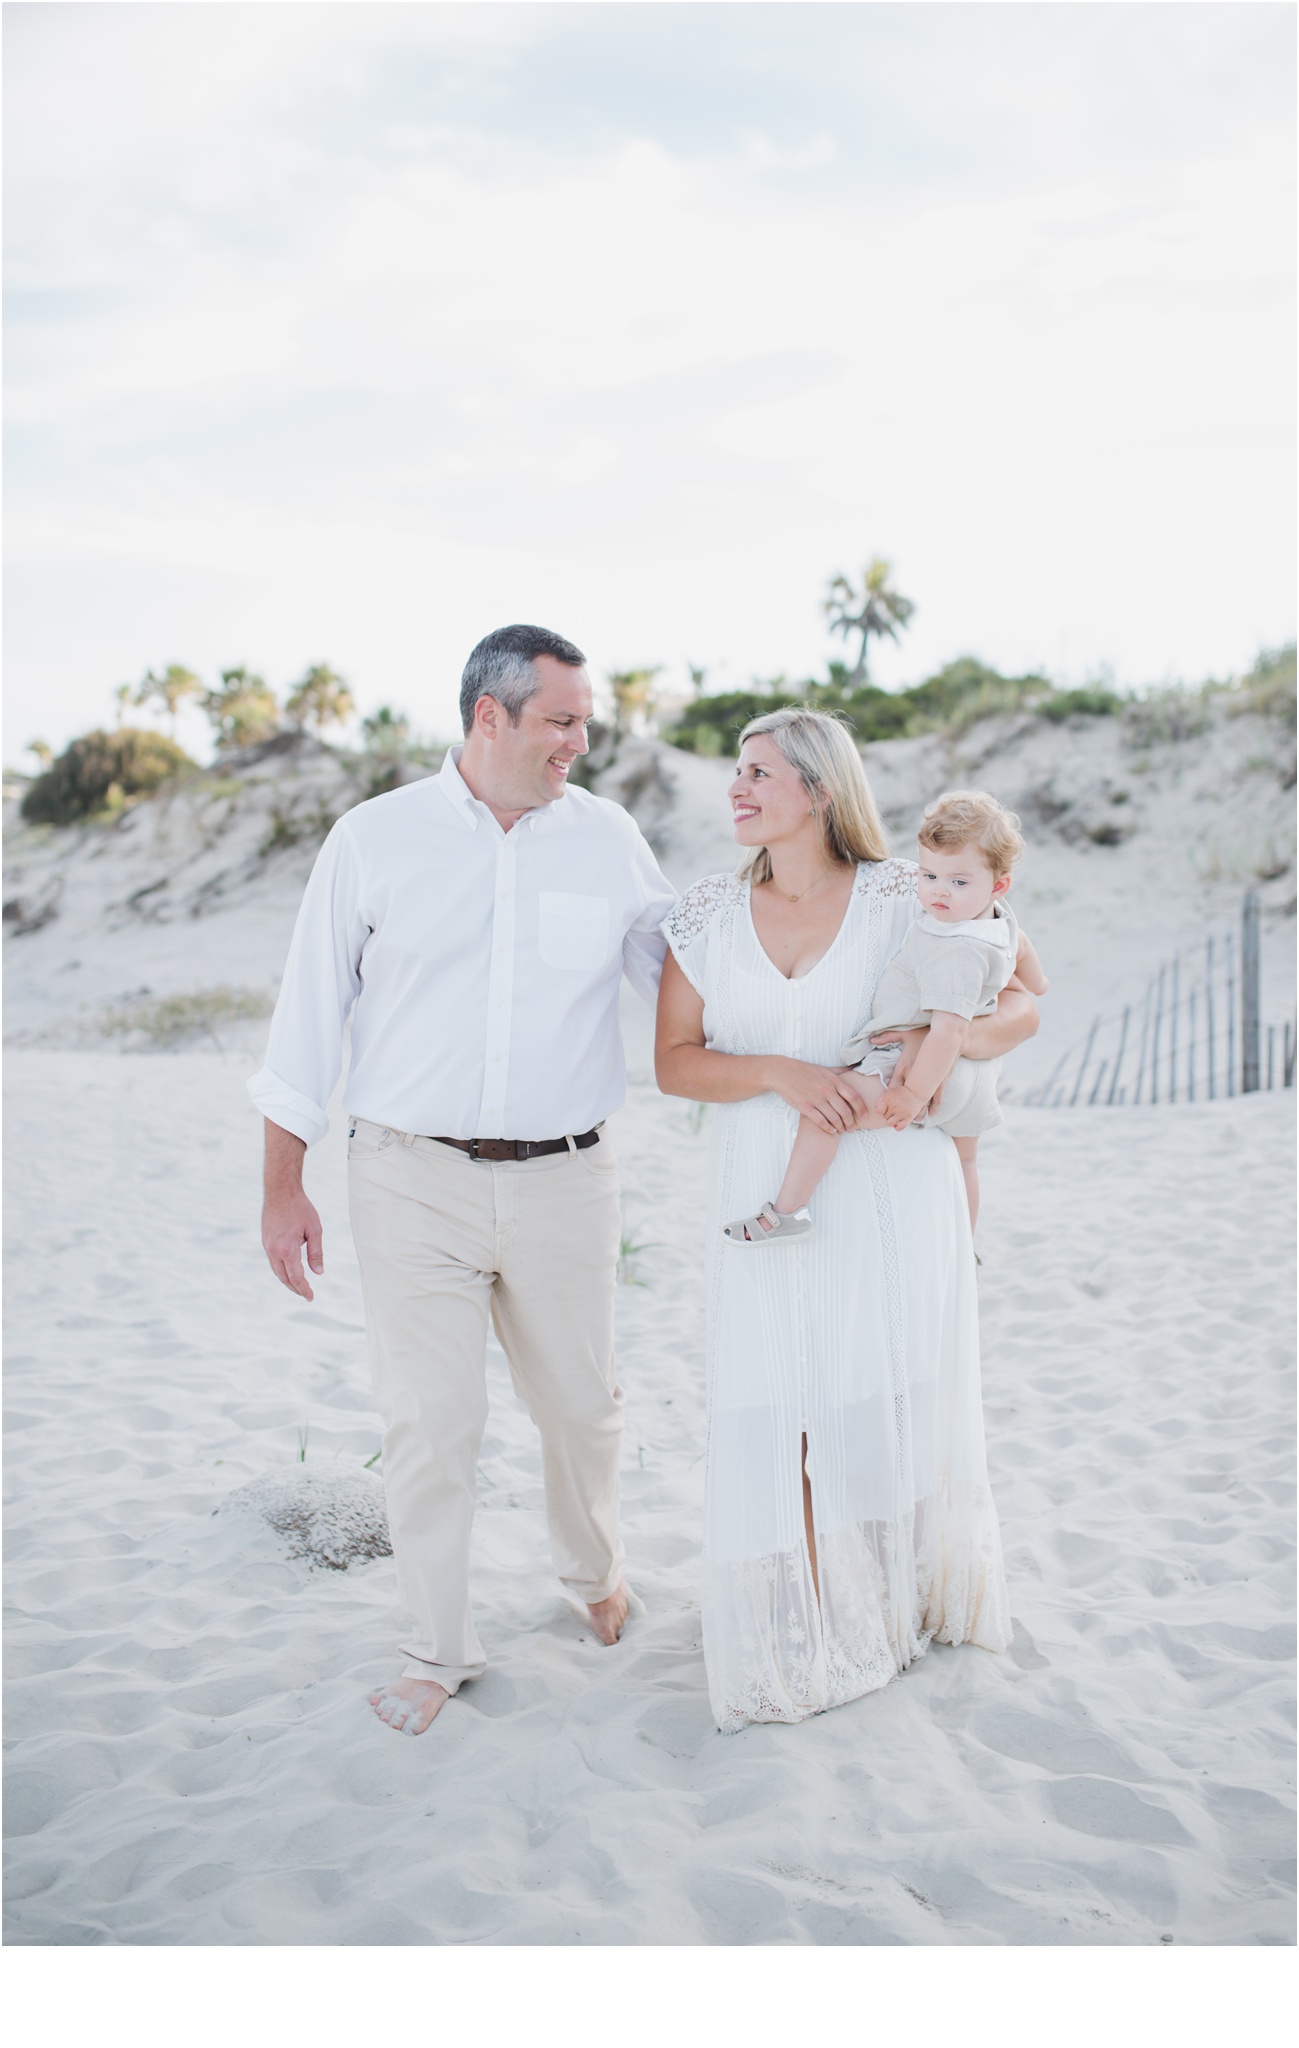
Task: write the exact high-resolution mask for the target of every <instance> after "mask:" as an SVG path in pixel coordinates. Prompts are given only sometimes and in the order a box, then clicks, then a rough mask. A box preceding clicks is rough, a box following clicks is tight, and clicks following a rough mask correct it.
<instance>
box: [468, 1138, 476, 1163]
mask: <svg viewBox="0 0 1299 2048" xmlns="http://www.w3.org/2000/svg"><path fill="white" fill-rule="evenodd" d="M467 1150H468V1153H469V1157H470V1158H471V1159H477V1157H478V1140H477V1138H471V1139H470V1140H469V1144H468V1147H467Z"/></svg>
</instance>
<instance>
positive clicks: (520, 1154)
mask: <svg viewBox="0 0 1299 2048" xmlns="http://www.w3.org/2000/svg"><path fill="white" fill-rule="evenodd" d="M599 1142H600V1129H599V1126H598V1125H597V1126H596V1128H595V1130H593V1131H583V1132H582V1133H581V1135H580V1137H575V1138H574V1140H573V1144H574V1146H575V1147H576V1149H577V1150H578V1151H579V1152H584V1151H585V1150H586V1148H587V1146H588V1145H598V1144H599ZM433 1143H434V1144H435V1145H454V1146H455V1148H456V1151H457V1152H467V1153H468V1154H469V1157H470V1158H471V1159H540V1158H541V1156H542V1154H543V1153H546V1152H567V1150H568V1139H567V1138H434V1140H433Z"/></svg>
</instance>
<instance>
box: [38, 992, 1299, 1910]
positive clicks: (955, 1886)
mask: <svg viewBox="0 0 1299 2048" xmlns="http://www.w3.org/2000/svg"><path fill="white" fill-rule="evenodd" d="M634 1046H635V1053H634V1060H635V1066H636V1070H637V1071H636V1073H635V1076H634V1086H633V1092H632V1100H631V1103H630V1105H629V1108H628V1109H627V1111H626V1112H625V1113H624V1114H623V1116H622V1117H621V1118H620V1119H619V1120H618V1128H617V1134H616V1141H617V1144H618V1147H619V1150H620V1152H621V1155H622V1159H623V1166H624V1190H625V1208H626V1217H627V1230H628V1233H629V1235H630V1236H631V1237H632V1238H634V1239H636V1240H638V1241H641V1242H643V1244H644V1246H645V1248H644V1249H643V1250H641V1251H639V1252H638V1253H636V1254H634V1255H633V1260H632V1265H633V1271H632V1273H631V1274H630V1275H629V1280H636V1281H639V1282H640V1283H641V1284H639V1285H636V1284H628V1285H626V1286H625V1287H624V1288H623V1289H622V1293H621V1340H620V1341H621V1355H622V1359H623V1367H624V1381H625V1384H626V1387H627V1390H628V1430H627V1454H626V1461H625V1475H624V1485H625V1503H626V1524H627V1533H628V1541H629V1550H630V1558H631V1569H632V1576H633V1581H634V1584H635V1587H636V1589H637V1591H638V1593H639V1594H640V1595H641V1597H642V1600H643V1602H644V1609H645V1611H644V1613H643V1615H639V1616H638V1617H637V1618H636V1619H635V1620H634V1621H633V1623H632V1625H631V1626H630V1627H629V1629H628V1632H627V1635H626V1637H625V1639H624V1641H623V1642H622V1643H621V1644H620V1645H619V1646H618V1647H616V1648H615V1649H612V1650H608V1649H603V1648H601V1647H600V1646H599V1645H597V1644H596V1643H595V1642H593V1641H592V1639H591V1638H590V1636H589V1633H588V1632H587V1631H586V1629H585V1628H584V1627H583V1625H582V1622H581V1619H580V1618H579V1617H578V1616H577V1615H576V1614H575V1613H574V1612H573V1611H571V1610H570V1609H569V1608H568V1607H567V1606H566V1605H565V1603H564V1602H563V1600H562V1599H561V1598H560V1596H559V1595H558V1593H557V1590H556V1587H555V1584H554V1581H553V1580H552V1578H551V1576H550V1574H549V1570H548V1567H547V1564H546V1562H545V1542H544V1528H543V1522H542V1516H541V1511H540V1509H541V1503H540V1488H539V1476H538V1460H537V1456H536V1448H535V1442H534V1439H533V1436H532V1432H531V1428H530V1425H529V1423H528V1421H527V1418H526V1416H525V1415H524V1414H523V1413H522V1412H521V1410H520V1409H519V1407H518V1405H517V1404H516V1402H515V1401H514V1398H513V1396H512V1394H511V1393H510V1390H509V1384H508V1379H507V1376H506V1374H505V1371H504V1365H503V1361H502V1360H501V1358H500V1356H499V1354H493V1355H492V1358H491V1361H490V1365H491V1373H492V1389H493V1410H492V1420H491V1425H490V1431H489V1436H488V1441H487V1446H486V1451H485V1455H484V1460H483V1467H482V1477H481V1507H480V1519H479V1524H478V1535H477V1571H476V1598H477V1601H478V1605H479V1609H480V1613H481V1616H482V1631H483V1636H484V1641H485V1643H486V1645H487V1648H488V1653H489V1655H490V1657H491V1659H492V1665H491V1669H490V1671H489V1673H488V1675H487V1676H486V1677H485V1678H484V1679H483V1680H482V1681H481V1682H480V1683H478V1684H477V1685H474V1686H472V1687H467V1688H466V1689H465V1691H464V1692H463V1693H462V1694H461V1696H460V1697H459V1698H457V1699H456V1700H454V1701H452V1702H451V1703H450V1705H449V1706H448V1707H447V1709H446V1710H445V1711H444V1713H443V1715H442V1717H441V1719H440V1720H439V1722H438V1723H437V1726H436V1728H435V1729H434V1730H433V1731H432V1733H431V1734H430V1735H429V1736H428V1737H426V1738H423V1739H422V1740H419V1741H411V1740H410V1739H408V1738H404V1737H400V1736H396V1735H393V1734H392V1733H391V1732H390V1731H389V1730H387V1729H385V1728H383V1727H382V1726H381V1725H380V1724H379V1723H378V1722H377V1721H375V1719H374V1718H373V1716H372V1715H371V1714H370V1712H369V1709H368V1708H367V1706H366V1704H365V1692H366V1689H367V1687H368V1686H370V1685H371V1684H372V1683H373V1682H374V1681H375V1680H377V1679H378V1678H380V1677H381V1676H383V1675H384V1674H385V1673H386V1672H387V1671H389V1670H390V1669H391V1664H392V1656H391V1645H392V1641H393V1635H394V1606H393V1602H394V1589H393V1571H392V1565H391V1561H390V1560H379V1561H375V1562H370V1563H365V1564H359V1565H353V1566H352V1567H351V1568H350V1569H349V1570H347V1571H345V1572H339V1571H327V1570H312V1569H311V1568H310V1567H309V1566H308V1565H307V1564H306V1563H305V1562H303V1561H297V1562H294V1561H291V1560H290V1559H289V1557H288V1547H289V1546H288V1544H287V1542H286V1539H285V1538H284V1537H282V1536H277V1535H275V1534H274V1533H273V1532H272V1531H270V1530H269V1529H266V1528H265V1527H264V1525H261V1524H256V1525H255V1524H253V1523H251V1522H250V1521H248V1520H247V1519H246V1518H243V1517H240V1516H238V1515H235V1514H231V1513H229V1512H215V1511H216V1510H218V1509H220V1507H221V1504H222V1503H223V1502H224V1501H225V1500H226V1499H227V1498H228V1496H229V1495H230V1494H231V1493H232V1492H234V1491H235V1490H236V1489H237V1488H239V1487H240V1486H241V1485H243V1484H244V1483H246V1482H247V1481H249V1480H251V1479H253V1478H255V1477H257V1475H259V1474H261V1473H265V1472H267V1471H275V1472H279V1473H281V1474H283V1475H284V1476H286V1477H292V1475H293V1473H294V1471H295V1469H301V1470H305V1471H311V1472H313V1473H320V1474H322V1475H325V1474H328V1473H339V1472H346V1473H359V1472H360V1471H361V1469H362V1468H363V1466H364V1464H365V1461H366V1460H368V1459H370V1458H371V1457H372V1455H373V1453H374V1451H375V1449H376V1448H377V1444H378V1432H377V1426H376V1422H375V1418H374V1416H373V1413H372V1411H371V1408H370V1402H369V1395H368V1391H367V1380H366V1369H365V1362H364V1340H363V1332H362V1327H361V1311H360V1303H359V1294H358V1286H357V1278H356V1270H355V1264H354V1260H353V1256H352V1252H351V1246H350V1241H349V1238H348V1234H347V1229H346V1223H345V1217H344V1176H343V1148H342V1137H343V1133H342V1130H341V1128H340V1127H339V1126H338V1125H337V1124H336V1126H335V1129H334V1131H333V1132H332V1133H331V1135H330V1137H329V1139H328V1140H327V1141H326V1143H325V1145H324V1146H323V1147H322V1148H321V1149H320V1151H319V1152H318V1153H314V1154H313V1155H312V1169H313V1179H314V1188H315V1192H316V1194H317V1199H318V1200H319V1202H320V1204H321V1207H322V1209H323V1211H324V1214H325V1219H326V1228H327V1244H328V1251H329V1258H330V1265H329V1271H328V1273H327V1276H326V1281H325V1284H324V1285H323V1286H322V1287H321V1289H320V1292H319V1294H318V1298H317V1301H316V1304H315V1305H314V1306H313V1307H310V1308H308V1307H306V1306H305V1305H303V1304H300V1303H296V1302H295V1301H294V1300H293V1299H292V1298H291V1297H289V1296H288V1295H287V1294H286V1293H284V1292H283V1291H281V1290H279V1289H277V1288H276V1286H275V1284H274V1282H273V1281H272V1280H271V1278H270V1276H269V1273H268V1272H267V1270H266V1268H265V1266H264V1263H263V1261H262V1258H261V1254H260V1251H259V1249H258V1247H257V1243H256V1217H255V1206H256V1166H257V1152H258V1144H259V1131H258V1124H257V1120H256V1119H255V1117H254V1116H253V1114H252V1112H251V1110H250V1109H249V1106H248V1104H247V1101H246V1098H245V1097H244V1094H243V1080H244V1075H245V1073H246V1072H247V1070H248V1065H249V1062H248V1060H247V1059H246V1058H245V1057H236V1056H228V1057H225V1058H222V1057H219V1056H216V1055H215V1054H213V1055H210V1056H202V1055H184V1056H179V1057H172V1058H166V1057H141V1058H138V1059H122V1058H119V1057H116V1056H114V1055H112V1054H107V1053H83V1052H37V1051H25V1052H16V1053H14V1054H12V1055H11V1057H10V1060H9V1073H8V1088H9V1111H8V1116H9V1128H8V1137H9V1146H8V1152H9V1166H10V1175H11V1191H10V1197H9V1211H8V1215H9V1237H10V1259H11V1277H10V1281H9V1318H10V1336H9V1344H10V1414H9V1427H8V1439H7V1448H8V1455H9V1461H10V1498H11V1506H10V1536H9V1570H8V1591H9V1596H10V1599H11V1601H12V1603H13V1605H14V1608H15V1610H16V1612H15V1615H14V1616H13V1618H12V1619H11V1624H10V1639H9V1640H10V1649H9V1668H10V1681H11V1682H10V1693H9V1706H8V1714H7V1729H8V1739H9V1745H10V1754H9V1781H8V1783H9V1789H8V1796H7V1801H6V1809H5V1812H6V1825H7V1829H8V1831H9V1837H10V1840H9V1891H8V1897H9V1919H8V1938H9V1940H10V1941H12V1942H17V1943H29V1944H30V1943H38V1944H65V1945H72V1944H83V1945H84V1944H115V1943H130V1944H269V1943H331V1944H339V1943H342V1944H375V1945H401V1944H423V1943H452V1942H470V1943H545V1944H576V1943H579V1942H581V1943H587V1944H590V1943H635V1944H641V1943H660V1944H664V1943H686V1944H691V1943H730V1944H752V1943H780V1944H788V1943H794V1944H797V1943H828V1944H859V1943H860V1944H874V1943H884V1944H916V1945H933V1944H946V1943H971V1944H1005V1943H1013V1944H1125V1945H1126V1944H1157V1943H1159V1942H1161V1941H1166V1940H1168V1939H1169V1938H1172V1939H1173V1940H1174V1941H1176V1942H1179V1943H1197V1944H1256V1943H1269V1944H1277V1943H1286V1942H1289V1941H1290V1940H1291V1939H1292V1938H1293V1918H1292V1904H1293V1889H1292V1888H1293V1871H1294V1865H1293V1860H1292V1855H1291V1852H1292V1840H1293V1838H1292V1831H1291V1818H1290V1808H1289V1803H1288V1795H1287V1792H1286V1789H1285V1779H1286V1773H1287V1768H1288V1759H1289V1756H1290V1747H1289V1728H1288V1723H1287V1715H1288V1709H1289V1707H1290V1704H1291V1689H1290V1669H1289V1666H1288V1664H1287V1662H1286V1658H1287V1657H1288V1654H1289V1646H1290V1629H1289V1626H1288V1622H1289V1615H1290V1611H1291V1609H1290V1602H1291V1580H1290V1567H1289V1556H1288V1545H1287V1541H1286V1533H1287V1530H1288V1526H1289V1512H1288V1507H1287V1503H1288V1502H1289V1500H1290V1498H1291V1495H1290V1487H1289V1480H1290V1466H1289V1441H1290V1430H1289V1420H1288V1417H1289V1405H1288V1404H1289V1394H1290V1381H1289V1371H1288V1368H1289V1358H1290V1346H1291V1330H1290V1325H1289V1312H1288V1284H1287V1281H1286V1274H1287V1272H1288V1265H1289V1251H1290V1243H1291V1236H1290V1225H1289V1188H1290V1173H1289V1165H1290V1140H1289V1117H1290V1109H1291V1104H1292V1100H1293V1098H1292V1097H1289V1096H1285V1095H1276V1096H1272V1097H1263V1098H1252V1099H1250V1100H1249V1101H1246V1102H1234V1103H1218V1104H1214V1105H1204V1106H1201V1107H1197V1108H1193V1109H1178V1110H1173V1111H1169V1110H1142V1111H1135V1112H1133V1111H1129V1112H1114V1111H1110V1112H1106V1111H1093V1112H1081V1111H1079V1112H1074V1113H1072V1114H1070V1113H1067V1112H1056V1113H1052V1112H1049V1111H1036V1112H1034V1111H1030V1110H1017V1109H1015V1108H1013V1107H1012V1109H1011V1111H1010V1114H1009V1119H1008V1122H1007V1124H1006V1126H1005V1127H1004V1128H1003V1129H1002V1130H1000V1131H998V1132H997V1133H995V1134H994V1135H993V1137H992V1138H991V1139H990V1140H988V1141H986V1175H985V1203H986V1225H985V1228H984V1229H983V1231H982V1235H981V1246H982V1253H983V1259H984V1266H983V1271H982V1276H981V1284H982V1289H983V1314H984V1333H985V1338H984V1341H985V1359H986V1367H985V1383H986V1391H987V1406H988V1419H989V1434H990V1449H991V1462H992V1468H993V1473H994V1483H995V1484H996V1486H997V1489H998V1497H999V1503H1000V1507H1001V1513H1002V1518H1003V1524H1004V1528H1005V1534H1006V1541H1007V1553H1008V1566H1009V1573H1010V1583H1011V1600H1012V1609H1013V1613H1014V1616H1015V1619H1016V1624H1017V1627H1016V1635H1015V1642H1014V1647H1013V1649H1012V1651H1011V1652H1010V1654H1009V1655H1007V1656H1005V1657H1002V1658H996V1657H992V1656H988V1655H986V1654H984V1653H982V1652H979V1651H974V1650H969V1649H962V1650H956V1651H953V1650H946V1649H939V1650H935V1651H933V1652H931V1654H930V1655H929V1656H928V1657H927V1658H926V1659H925V1660H923V1661H922V1662H921V1663H920V1664H919V1665H917V1666H916V1667H915V1668H914V1669H913V1670H912V1671H911V1672H910V1673H908V1674H907V1675H906V1676H905V1677H903V1678H902V1679H900V1680H899V1681H898V1682H897V1683H895V1684H894V1685H892V1686H890V1687H889V1688H888V1689H887V1690H886V1691H884V1692H883V1693H880V1694H876V1695H874V1696H872V1697H870V1698H868V1699H865V1700H861V1701H859V1702H857V1703H856V1704H854V1705H853V1706H850V1707H847V1708H844V1709H840V1710H839V1711H838V1712H836V1713H833V1714H828V1715H825V1716H823V1717H820V1718H818V1719H816V1720H814V1721H812V1722H809V1723H807V1724H805V1725H804V1726H802V1727H800V1728H798V1729H788V1728H770V1727H766V1728H753V1729H750V1730H748V1731H746V1732H745V1733H744V1734H742V1735H739V1736H732V1737H722V1736H719V1735H717V1734H716V1733H715V1732H714V1731H713V1729H712V1727H711V1723H710V1719H709V1714H708V1707H707V1701H706V1697H705V1692H704V1685H703V1672H702V1667H701V1662H700V1654H699V1646H698V1629H697V1608H696V1604H695V1593H694V1559H695V1556H696V1553H697V1550H698V1541H699V1523H700V1500H701V1490H702V1464H701V1457H700V1454H701V1450H702V1433H701V1432H702V1387H701V1373H702V1355H701V1316H700V1270H699V1257H698V1236H699V1231H700V1228H701V1216H702V1205H703V1193H702V1169H703V1154H704V1145H705V1135H704V1133H703V1132H702V1131H701V1130H700V1129H699V1128H698V1124H699V1121H700V1120H699V1118H698V1115H697V1114H695V1115H693V1116H692V1114H691V1113H690V1111H689V1110H688V1108H687V1107H686V1106H685V1105H682V1104H676V1103H668V1102H665V1101H663V1100H662V1099H660V1098H659V1097H658V1096H657V1095H656V1094H655V1092H654V1090H653V1088H652V1085H651V1083H650V1080H649V1075H648V1068H647V1060H646V1054H645V1032H644V1027H643V1025H640V1024H638V1025H637V1027H636V1031H635V1035H634ZM897 1142H905V1141H904V1140H898V1141H897ZM673 1191H675V1192H676V1198H677V1205H676V1211H675V1213H671V1212H668V1211H666V1210H665V1209H663V1208H661V1207H659V1206H658V1205H660V1204H663V1203H665V1202H666V1200H667V1198H668V1196H669V1194H670V1193H671V1192H673ZM304 1431H305V1432H306V1434H305V1453H306V1462H305V1465H303V1466H301V1467H300V1468H299V1467H298V1458H299V1450H300V1448H301V1447H303V1445H302V1440H301V1439H300V1432H304Z"/></svg>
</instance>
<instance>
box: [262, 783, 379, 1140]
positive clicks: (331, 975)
mask: <svg viewBox="0 0 1299 2048" xmlns="http://www.w3.org/2000/svg"><path fill="white" fill-rule="evenodd" d="M361 895H362V887H361V873H360V863H359V859H358V856H357V852H356V847H355V844H354V842H353V839H352V836H351V833H350V832H349V830H348V826H347V820H346V819H345V818H340V819H339V821H338V823H337V824H336V825H335V826H334V828H333V830H332V832H331V833H330V835H329V837H328V839H326V841H325V843H324V845H323V846H322V847H321V849H320V852H319V854H318V855H317V857H316V864H315V866H314V867H313V869H312V870H311V879H310V880H309V882H308V883H307V890H306V894H305V895H304V897H303V899H302V907H301V909H300V910H299V912H298V921H297V924H296V925H295V926H294V929H293V942H292V944H291V945H290V947H289V957H288V960H287V962H286V964H285V968H284V980H283V982H282V984H281V986H280V995H279V1001H278V1002H277V1003H276V1005H275V1014H274V1016H273V1017H272V1019H271V1030H270V1038H269V1041H268V1043H267V1047H266V1064H265V1066H264V1067H262V1069H261V1070H260V1072H259V1073H256V1074H254V1075H253V1078H252V1080H251V1081H250V1082H249V1083H248V1093H249V1094H250V1095H251V1097H252V1099H253V1101H254V1102H255V1103H256V1105H257V1107H258V1109H260V1111H261V1112H262V1115H263V1116H265V1117H267V1118H269V1120H270V1121H271V1123H273V1124H278V1125H279V1126H280V1128H281V1130H285V1131H291V1132H292V1133H293V1135H294V1137H296V1138H301V1139H302V1141H303V1143H304V1144H306V1145H315V1144H317V1143H318V1142H319V1140H320V1139H321V1138H323V1137H324V1135H325V1133H326V1131H327V1130H328V1129H329V1118H328V1116H327V1115H326V1113H325V1105H326V1103H327V1102H328V1101H329V1098H330V1096H331V1095H332V1093H333V1091H334V1086H335V1083H336V1082H337V1080H338V1076H339V1072H340V1069H341V1067H342V1064H343V1028H344V1025H345V1024H346V1022H347V1016H348V1012H349V1011H350V1009H351V1007H352V1004H353V1003H354V1002H355V1000H356V997H357V995H358V993H359V991H360V987H361V974H360V966H361V952H362V948H363V947H364V945H365V942H366V939H367V938H368V937H369V935H370V926H369V924H368V923H367V922H366V919H365V916H364V912H363V907H362V901H361Z"/></svg>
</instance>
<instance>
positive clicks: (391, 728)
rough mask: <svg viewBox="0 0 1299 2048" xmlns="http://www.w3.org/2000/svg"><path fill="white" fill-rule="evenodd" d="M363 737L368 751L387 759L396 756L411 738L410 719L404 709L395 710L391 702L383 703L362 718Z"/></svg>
mask: <svg viewBox="0 0 1299 2048" xmlns="http://www.w3.org/2000/svg"><path fill="white" fill-rule="evenodd" d="M361 737H362V739H363V740H364V741H365V745H366V750H367V752H369V753H372V754H381V755H383V756H384V758H385V759H386V758H388V757H389V756H393V757H395V756H397V755H398V754H400V753H402V752H403V751H404V749H405V746H406V742H407V740H408V739H409V738H410V720H409V718H407V716H406V714H405V712H404V711H394V710H393V708H392V706H391V704H381V705H380V706H379V709H378V710H377V711H372V712H371V713H370V716H369V717H368V718H363V719H362V720H361Z"/></svg>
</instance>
